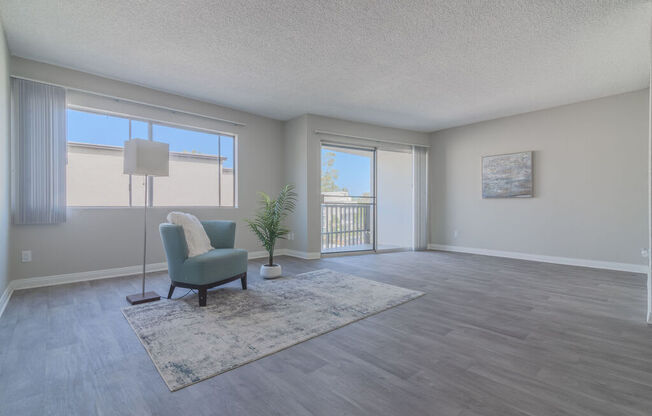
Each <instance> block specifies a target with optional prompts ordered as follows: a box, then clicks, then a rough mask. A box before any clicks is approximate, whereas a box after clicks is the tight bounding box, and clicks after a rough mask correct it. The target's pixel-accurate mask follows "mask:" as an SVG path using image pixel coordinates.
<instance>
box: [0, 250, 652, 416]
mask: <svg viewBox="0 0 652 416" xmlns="http://www.w3.org/2000/svg"><path fill="white" fill-rule="evenodd" d="M279 261H280V262H282V263H283V266H284V272H285V274H286V275H294V274H299V273H303V272H307V271H311V270H316V269H320V268H330V269H333V270H338V271H341V272H346V273H350V274H354V275H357V276H360V277H365V278H368V279H373V280H377V281H379V282H383V283H388V284H394V285H397V286H401V287H405V288H409V289H415V290H421V291H423V292H425V293H426V296H423V297H421V298H418V299H416V300H414V301H411V302H408V303H406V304H403V305H400V306H398V307H396V308H392V309H390V310H387V311H385V312H382V313H380V314H377V315H374V316H371V317H369V318H367V319H364V320H361V321H358V322H356V323H353V324H351V325H348V326H345V327H343V328H340V329H338V330H336V331H333V332H330V333H328V334H324V335H322V336H319V337H316V338H313V339H311V340H308V341H306V342H304V343H301V344H298V345H296V346H293V347H291V348H288V349H286V350H283V351H280V352H278V353H276V354H273V355H271V356H268V357H265V358H263V359H261V360H258V361H255V362H253V363H250V364H247V365H245V366H242V367H239V368H237V369H234V370H232V371H229V372H227V373H224V374H222V375H220V376H217V377H214V378H211V379H209V380H205V381H203V382H201V383H198V384H195V385H192V386H189V387H187V388H185V389H182V390H179V391H177V392H174V393H170V391H169V390H168V389H167V387H166V386H165V383H164V382H163V380H162V379H161V377H160V376H159V374H158V372H157V371H156V368H155V367H154V365H153V363H152V361H151V360H150V358H149V356H148V355H147V353H146V352H145V350H144V348H143V347H142V345H141V344H140V342H139V341H138V338H137V337H136V335H135V334H134V333H133V331H132V330H131V328H130V327H129V324H128V323H127V322H126V320H125V319H124V317H123V316H122V313H121V311H120V309H121V308H122V307H124V306H127V303H126V300H125V296H126V295H128V294H131V293H135V292H137V291H138V290H139V287H140V280H139V276H129V277H120V278H114V279H105V280H95V281H89V282H81V283H76V284H70V285H61V286H52V287H45V288H36V289H29V290H21V291H17V292H15V293H14V295H13V296H12V299H11V301H10V302H9V304H8V306H7V309H6V311H5V313H4V315H3V316H2V318H0V415H32V414H34V415H102V416H104V415H179V414H193V415H214V414H225V415H248V416H249V415H254V416H255V415H307V416H309V415H344V414H346V415H403V414H420V415H440V416H448V415H450V416H478V415H483V416H492V415H500V416H509V415H514V416H539V415H540V416H548V415H559V416H567V415H579V416H590V415H598V416H600V415H616V414H617V415H635V416H638V415H648V416H649V415H650V409H652V328H650V327H648V326H647V325H645V324H644V322H643V319H644V313H645V304H644V302H645V296H644V294H645V276H644V275H640V274H635V273H623V272H613V271H608V270H597V269H589V268H581V267H572V266H561V265H555V264H545V263H537V262H529V261H524V260H511V259H504V258H494V257H487V256H478V255H471V254H454V253H444V252H403V253H387V254H380V255H362V256H351V257H330V258H324V259H321V260H301V259H296V258H289V257H282V258H279ZM263 262H264V259H256V260H252V261H250V262H249V280H250V282H255V281H256V280H259V279H260V276H259V275H258V268H259V267H260V265H261V264H263ZM147 284H148V289H153V290H156V291H157V292H158V293H160V294H162V295H165V294H166V293H167V289H168V285H169V279H168V277H167V274H166V273H153V274H151V275H149V276H148V282H147ZM238 286H239V283H238V282H233V283H232V284H229V287H234V288H237V287H238ZM215 290H221V289H219V288H218V289H215ZM177 292H178V293H175V294H176V295H177V296H180V295H182V294H183V293H185V291H177ZM190 296H194V295H190Z"/></svg>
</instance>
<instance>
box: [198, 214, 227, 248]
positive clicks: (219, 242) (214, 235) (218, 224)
mask: <svg viewBox="0 0 652 416" xmlns="http://www.w3.org/2000/svg"><path fill="white" fill-rule="evenodd" d="M201 224H202V225H203V226H204V230H206V234H208V238H209V239H210V240H211V246H213V247H214V248H233V247H234V245H235V222H233V221H202V222H201Z"/></svg>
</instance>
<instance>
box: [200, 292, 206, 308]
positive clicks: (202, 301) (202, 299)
mask: <svg viewBox="0 0 652 416" xmlns="http://www.w3.org/2000/svg"><path fill="white" fill-rule="evenodd" d="M206 291H207V289H199V306H206Z"/></svg>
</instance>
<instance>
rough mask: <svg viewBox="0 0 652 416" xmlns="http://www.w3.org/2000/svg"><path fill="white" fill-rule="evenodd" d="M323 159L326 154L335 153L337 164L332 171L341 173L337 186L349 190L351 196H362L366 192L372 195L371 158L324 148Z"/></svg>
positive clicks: (334, 164)
mask: <svg viewBox="0 0 652 416" xmlns="http://www.w3.org/2000/svg"><path fill="white" fill-rule="evenodd" d="M321 152H322V157H324V154H325V153H328V152H333V153H335V163H333V166H332V169H334V170H337V171H338V173H339V176H338V178H337V179H336V180H335V184H336V185H338V186H339V187H340V188H346V189H348V190H349V195H355V196H360V195H362V194H363V193H365V192H368V193H371V157H366V156H361V155H356V154H351V153H347V152H345V151H337V150H334V149H333V148H322V150H321Z"/></svg>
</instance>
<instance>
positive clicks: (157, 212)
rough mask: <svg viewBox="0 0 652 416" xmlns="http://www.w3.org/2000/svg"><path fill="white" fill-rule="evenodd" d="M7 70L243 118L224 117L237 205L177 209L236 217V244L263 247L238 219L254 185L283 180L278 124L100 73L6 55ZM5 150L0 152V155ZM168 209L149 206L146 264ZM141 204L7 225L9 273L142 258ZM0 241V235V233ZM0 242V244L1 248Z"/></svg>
mask: <svg viewBox="0 0 652 416" xmlns="http://www.w3.org/2000/svg"><path fill="white" fill-rule="evenodd" d="M11 71H12V74H15V75H18V76H23V77H27V78H32V79H36V80H41V81H45V82H51V83H56V84H62V85H64V86H72V87H76V88H81V89H86V90H91V91H95V92H98V93H104V94H110V95H114V96H119V97H122V98H127V99H132V100H138V101H141V102H148V103H154V104H159V105H165V106H169V107H172V108H178V109H180V110H186V111H191V112H195V113H199V114H206V115H211V116H214V117H220V118H225V119H228V120H234V121H240V122H244V123H246V124H247V125H246V126H245V127H234V126H233V125H229V124H222V125H221V130H222V131H225V132H230V133H235V134H237V135H238V144H239V148H238V165H237V166H238V181H239V182H238V193H239V207H238V208H183V210H184V211H188V212H192V213H193V214H195V215H197V216H198V217H199V218H200V219H226V220H234V221H237V224H238V225H237V235H236V245H237V246H238V247H242V248H246V249H248V250H250V251H260V250H263V249H262V248H260V247H259V245H258V242H257V241H256V238H255V237H254V236H253V235H252V234H251V233H250V232H249V231H248V230H247V229H246V226H245V224H244V222H243V221H242V219H243V218H246V217H248V216H251V215H252V214H253V213H254V211H255V209H256V206H257V201H258V196H257V194H256V193H257V191H265V192H267V193H272V194H273V193H276V192H278V189H279V188H280V186H281V184H282V183H283V164H282V163H280V162H279V161H281V160H283V123H282V122H280V121H277V120H272V119H268V118H265V117H260V116H256V115H252V114H249V113H245V112H241V111H236V110H232V109H228V108H224V107H220V106H216V105H212V104H208V103H204V102H200V101H195V100H192V99H188V98H184V97H180V96H176V95H171V94H167V93H163V92H160V91H155V90H151V89H148V88H144V87H140V86H136V85H132V84H126V83H122V82H118V81H114V80H110V79H107V78H101V77H97V76H93V75H89V74H86V73H82V72H77V71H72V70H69V69H65V68H61V67H56V66H51V65H46V64H42V63H37V62H33V61H28V60H25V59H20V58H12V63H11ZM5 154H6V153H5V152H3V153H2V155H3V157H5ZM171 210H172V209H171V208H153V209H151V210H150V213H151V215H150V217H149V227H148V234H149V239H148V263H158V262H164V261H165V257H164V253H163V250H162V246H161V242H160V237H159V235H158V224H159V223H161V222H164V221H165V216H166V215H167V213H168V212H169V211H171ZM142 220H143V218H142V209H140V208H70V209H69V217H68V221H67V222H66V223H65V224H61V225H47V226H12V227H11V254H10V263H11V273H10V276H11V278H12V279H17V278H25V277H35V276H50V275H57V274H66V273H75V272H84V271H91V270H102V269H109V268H117V267H126V266H135V265H138V264H141V262H142ZM0 241H1V240H0ZM0 248H1V247H0ZM26 249H31V250H32V251H33V261H32V262H31V263H21V262H20V251H21V250H26Z"/></svg>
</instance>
